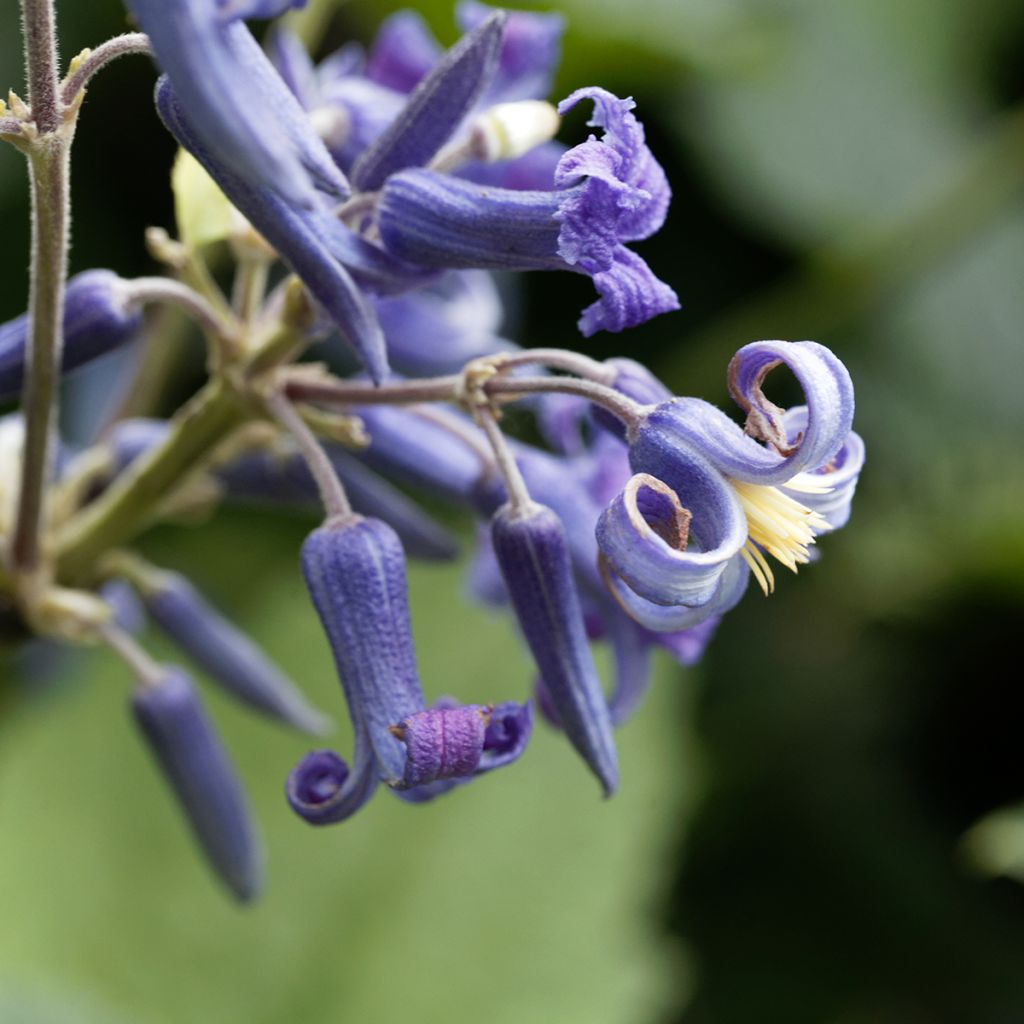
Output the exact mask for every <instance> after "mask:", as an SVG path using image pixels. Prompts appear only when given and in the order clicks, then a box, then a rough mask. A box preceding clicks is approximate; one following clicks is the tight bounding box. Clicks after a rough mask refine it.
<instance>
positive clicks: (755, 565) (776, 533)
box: [731, 477, 830, 595]
mask: <svg viewBox="0 0 1024 1024" xmlns="http://www.w3.org/2000/svg"><path fill="white" fill-rule="evenodd" d="M731 483H732V486H733V489H734V490H735V491H736V494H737V496H738V497H739V499H740V504H741V505H742V506H743V511H744V513H745V514H746V517H747V532H748V538H747V543H746V544H745V545H744V546H743V549H742V551H741V554H742V555H743V558H744V560H745V561H746V563H747V565H749V566H750V571H751V572H752V573H753V574H754V578H755V579H756V580H757V582H758V584H760V587H761V589H762V590H763V591H764V593H765V595H768V594H770V593H771V592H772V591H773V590H774V589H775V576H774V574H773V573H772V570H771V566H770V565H769V564H768V561H767V559H766V558H765V556H764V552H767V553H768V554H769V555H772V556H773V557H774V558H776V559H777V560H778V561H780V562H781V563H782V564H783V565H784V566H786V568H787V569H790V570H792V571H793V572H796V570H797V566H798V565H805V564H806V563H807V562H809V561H810V551H809V548H810V545H811V544H813V543H814V537H815V534H817V533H821V532H822V530H825V529H827V528H828V523H827V522H826V520H825V519H824V518H823V517H822V516H821V515H820V514H819V513H817V512H814V511H812V510H811V509H809V508H808V507H807V506H806V505H801V504H800V502H799V501H797V500H796V499H794V498H791V497H790V496H789V495H788V494H784V493H783V492H782V491H780V490H779V488H777V487H765V486H763V485H761V484H747V483H742V482H740V481H738V480H733V481H731ZM786 487H792V488H793V489H794V490H797V491H803V492H804V493H806V494H824V493H827V492H828V491H829V490H830V488H828V487H824V488H823V487H820V486H819V485H818V484H816V483H813V482H811V481H809V480H807V479H806V478H803V479H801V478H799V477H794V478H793V480H792V481H789V482H788V483H787V484H786Z"/></svg>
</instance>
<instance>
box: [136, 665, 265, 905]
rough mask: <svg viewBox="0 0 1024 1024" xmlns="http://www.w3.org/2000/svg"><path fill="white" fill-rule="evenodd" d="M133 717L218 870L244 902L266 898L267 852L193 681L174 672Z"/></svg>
mask: <svg viewBox="0 0 1024 1024" xmlns="http://www.w3.org/2000/svg"><path fill="white" fill-rule="evenodd" d="M132 711H133V712H134V714H135V719H136V721H137V722H138V724H139V727H140V728H141V730H142V734H143V736H144V737H145V739H146V742H147V744H148V746H149V749H150V751H151V752H152V754H153V756H154V757H155V758H156V760H157V763H158V764H159V765H160V768H161V770H162V771H163V773H164V776H165V778H166V779H167V782H168V783H169V784H170V786H171V788H172V789H173V790H174V794H175V796H176V797H177V798H178V802H179V803H180V805H181V808H182V810H183V811H184V812H185V817H186V818H187V819H188V822H189V825H190V826H191V827H192V831H193V833H194V835H195V837H196V839H197V841H198V842H199V845H200V846H201V847H202V849H203V852H204V853H205V854H206V857H207V859H208V860H209V862H210V865H211V866H212V867H213V869H214V871H215V872H216V873H217V875H218V876H219V877H220V879H221V880H222V881H223V882H224V884H225V885H227V887H228V888H229V889H230V890H231V891H232V892H233V893H234V894H235V896H236V897H237V898H238V899H240V900H242V901H243V902H248V901H249V900H252V899H254V898H255V897H256V896H258V895H259V892H260V889H261V887H262V883H263V850H262V846H261V844H260V841H259V838H258V836H257V834H256V831H255V828H254V826H253V823H252V821H251V819H250V816H249V809H248V806H247V804H246V800H245V794H244V792H243V790H242V786H241V784H240V782H239V780H238V776H237V775H236V774H235V770H234V768H233V766H232V764H231V762H230V760H229V759H228V755H227V753H226V751H225V750H224V747H223V746H222V744H221V742H220V738H219V737H218V736H217V733H216V731H215V730H214V727H213V725H212V723H211V722H210V720H209V718H208V717H207V715H206V712H205V710H204V709H203V705H202V702H201V701H200V699H199V694H198V693H197V692H196V690H195V687H194V686H193V685H192V683H191V681H190V680H189V678H188V676H186V675H185V673H184V672H182V671H181V670H180V669H176V668H171V669H168V671H167V672H166V673H165V674H164V675H163V676H161V677H160V680H159V681H158V682H157V683H156V684H154V685H150V686H143V687H140V688H139V689H138V690H136V692H135V694H134V695H133V697H132Z"/></svg>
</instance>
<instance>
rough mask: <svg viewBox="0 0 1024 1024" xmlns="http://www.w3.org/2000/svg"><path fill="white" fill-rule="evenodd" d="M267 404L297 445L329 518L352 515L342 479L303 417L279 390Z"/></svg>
mask: <svg viewBox="0 0 1024 1024" xmlns="http://www.w3.org/2000/svg"><path fill="white" fill-rule="evenodd" d="M267 407H268V408H269V409H270V411H271V413H272V414H273V416H274V418H275V419H276V420H277V421H278V423H280V424H281V426H282V427H284V429H285V430H287V431H288V433H289V434H291V436H292V438H293V439H294V441H295V443H296V444H297V445H298V446H299V452H300V453H301V454H302V457H303V459H305V460H306V465H307V466H308V467H309V471H310V473H311V474H312V475H313V479H314V480H315V481H316V486H317V490H318V491H319V492H320V500H321V502H323V506H324V511H325V512H326V513H327V516H328V518H330V519H335V518H346V517H349V516H351V515H352V505H351V504H350V502H349V500H348V495H347V494H346V493H345V488H344V486H343V484H342V482H341V480H339V479H338V474H337V473H336V472H335V470H334V466H332V465H331V460H330V459H329V458H328V457H327V453H326V452H325V451H324V449H323V446H322V445H321V444H320V442H319V441H318V440H317V439H316V436H315V435H314V433H313V431H312V430H310V429H309V427H307V426H306V424H305V423H304V422H303V420H302V417H301V416H300V415H299V414H298V413H297V412H296V411H295V408H294V406H293V405H292V404H291V402H289V401H288V399H287V397H286V396H285V395H284V394H283V393H282V392H280V391H275V392H274V393H273V394H271V395H269V396H268V397H267Z"/></svg>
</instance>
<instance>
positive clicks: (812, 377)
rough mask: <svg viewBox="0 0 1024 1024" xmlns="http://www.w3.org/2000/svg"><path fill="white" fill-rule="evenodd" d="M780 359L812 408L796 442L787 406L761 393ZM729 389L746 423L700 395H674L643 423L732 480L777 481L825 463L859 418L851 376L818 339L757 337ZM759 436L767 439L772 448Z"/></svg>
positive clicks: (733, 366) (734, 366) (740, 355)
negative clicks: (789, 432)
mask: <svg viewBox="0 0 1024 1024" xmlns="http://www.w3.org/2000/svg"><path fill="white" fill-rule="evenodd" d="M781 365H785V366H787V367H788V368H789V369H790V370H791V371H792V372H793V375H794V376H795V377H796V379H797V381H798V382H799V384H800V386H801V388H802V389H803V393H804V401H805V403H806V407H807V419H806V426H805V429H804V431H803V433H802V435H801V436H800V437H798V438H796V439H795V440H793V441H790V439H789V438H788V436H787V433H786V428H785V424H784V422H783V411H782V410H781V409H780V408H778V406H775V405H773V404H772V403H771V402H769V401H768V400H767V399H766V398H765V396H764V394H763V392H762V386H763V384H764V381H765V378H766V377H767V375H768V373H769V371H771V370H772V369H773V368H775V367H777V366H781ZM729 390H730V392H731V394H732V396H733V398H735V399H736V401H737V402H738V403H739V405H740V407H741V408H742V409H743V411H744V412H746V414H747V422H746V427H745V429H742V430H741V429H740V427H738V426H737V425H736V424H735V423H734V422H733V421H732V420H731V419H729V417H728V416H726V415H725V413H724V412H722V411H721V410H720V409H717V408H715V407H714V406H713V405H709V404H708V403H707V402H703V401H701V400H700V399H697V398H675V399H672V400H671V401H669V402H665V403H663V404H661V405H659V406H658V407H657V408H656V409H655V410H653V411H652V412H651V413H650V414H649V415H648V416H647V418H646V423H645V428H646V429H648V430H650V431H656V432H659V433H661V434H663V435H664V437H665V444H667V445H669V446H671V445H673V444H674V445H675V446H676V447H686V448H689V449H691V450H693V451H697V452H700V453H701V455H702V456H703V457H704V458H705V459H707V461H708V462H710V463H711V464H712V465H713V466H714V467H715V468H716V469H717V470H718V471H719V472H721V473H724V474H725V475H726V476H728V477H731V478H732V479H733V480H741V481H746V482H748V483H753V484H762V485H777V484H785V483H786V482H787V481H789V480H790V479H791V478H792V477H793V476H795V475H796V474H797V473H799V472H801V471H803V470H809V469H814V468H816V467H818V466H823V465H825V464H827V463H828V462H829V461H830V460H831V459H832V458H833V457H834V456H835V455H836V453H837V452H838V451H839V449H840V448H841V447H842V446H843V444H844V443H845V441H846V439H847V437H848V436H849V433H850V429H851V426H852V424H853V406H854V403H853V384H852V382H851V381H850V375H849V373H848V372H847V370H846V367H844V366H843V364H842V363H841V362H840V361H839V360H838V359H837V358H836V357H835V356H834V355H833V354H832V353H831V352H830V351H829V350H828V349H827V348H825V347H824V346H823V345H819V344H818V343H817V342H813V341H797V342H789V341H756V342H753V343H751V344H750V345H745V346H744V347H743V348H741V349H740V350H739V351H738V352H737V353H736V355H735V356H734V357H733V359H732V362H731V363H730V364H729ZM759 441H766V442H767V446H765V445H762V444H759V443H758V442H759ZM650 472H654V471H653V470H651V471H650ZM654 475H655V476H657V475H658V474H657V473H654ZM662 479H664V478H662Z"/></svg>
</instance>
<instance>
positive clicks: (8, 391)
mask: <svg viewBox="0 0 1024 1024" xmlns="http://www.w3.org/2000/svg"><path fill="white" fill-rule="evenodd" d="M126 285H127V282H125V281H124V280H122V279H121V278H120V277H118V276H117V274H114V273H112V272H111V271H109V270H87V271H85V272H84V273H82V274H76V275H75V276H74V277H73V278H71V280H70V281H68V286H67V293H66V296H65V300H64V349H63V353H62V355H61V364H60V368H61V373H70V372H71V371H72V370H75V369H77V368H78V367H79V366H84V365H85V364H86V363H89V362H92V360H94V359H98V358H99V357H100V356H102V355H105V354H106V353H107V352H112V351H113V350H114V349H117V348H120V347H122V346H123V345H127V344H129V343H130V342H132V341H134V340H135V337H136V336H137V334H138V332H139V328H140V327H141V326H142V314H141V313H140V312H139V310H138V308H137V307H135V306H133V305H131V304H130V303H129V301H128V289H127V287H126ZM28 332H29V318H28V314H23V315H22V316H19V317H16V318H15V319H14V320H9V321H8V322H7V323H5V324H0V401H6V400H7V399H9V398H15V397H16V396H17V395H18V394H19V393H20V392H21V385H22V381H23V380H24V377H25V358H26V350H27V345H28Z"/></svg>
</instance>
